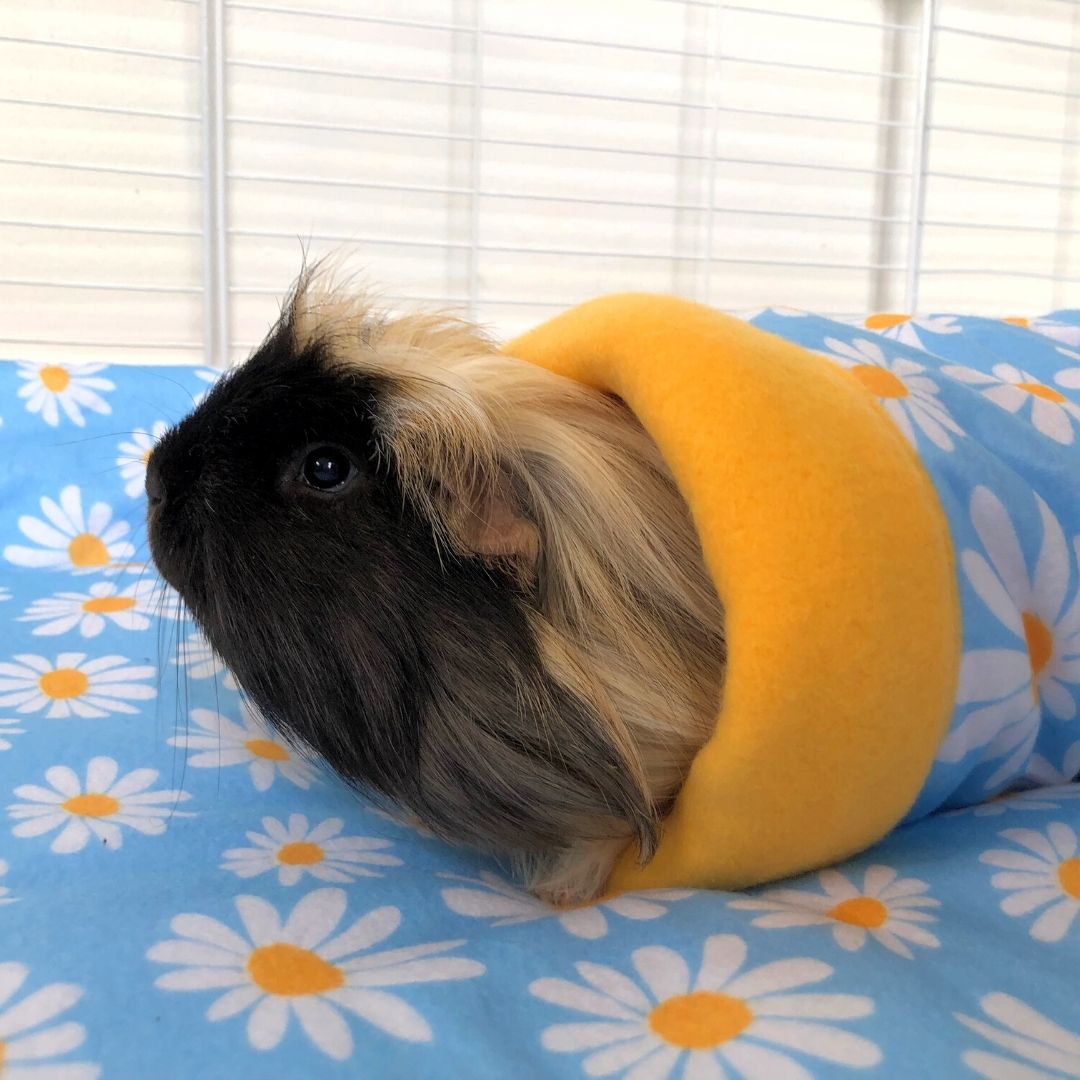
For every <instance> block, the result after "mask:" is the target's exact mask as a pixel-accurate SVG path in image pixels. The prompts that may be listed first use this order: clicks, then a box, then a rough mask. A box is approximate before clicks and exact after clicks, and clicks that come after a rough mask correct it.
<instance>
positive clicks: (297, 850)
mask: <svg viewBox="0 0 1080 1080" xmlns="http://www.w3.org/2000/svg"><path fill="white" fill-rule="evenodd" d="M277 857H278V862H283V863H285V865H286V866H310V865H311V864H312V863H317V862H322V861H323V858H324V853H323V849H322V848H321V847H319V845H318V844H309V843H308V842H307V841H306V840H294V841H293V842H292V843H291V844H285V845H283V846H282V847H281V848H279V849H278V853H277Z"/></svg>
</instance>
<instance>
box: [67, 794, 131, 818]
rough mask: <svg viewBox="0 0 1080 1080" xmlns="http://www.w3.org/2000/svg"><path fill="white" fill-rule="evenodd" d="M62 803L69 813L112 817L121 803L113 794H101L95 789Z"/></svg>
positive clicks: (79, 815) (80, 815) (83, 815)
mask: <svg viewBox="0 0 1080 1080" xmlns="http://www.w3.org/2000/svg"><path fill="white" fill-rule="evenodd" d="M62 805H63V808H64V809H65V810H66V811H67V812H68V813H69V814H75V815H77V816H78V817H112V816H113V814H115V813H116V811H117V810H119V809H120V803H119V802H118V801H117V800H116V799H114V798H113V797H112V796H111V795H100V794H98V793H97V792H94V791H88V792H86V793H85V794H84V795H73V796H72V797H71V798H70V799H68V800H67V802H65V803H63V804H62Z"/></svg>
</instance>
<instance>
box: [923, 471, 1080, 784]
mask: <svg viewBox="0 0 1080 1080" xmlns="http://www.w3.org/2000/svg"><path fill="white" fill-rule="evenodd" d="M1035 498H1036V500H1037V503H1038V507H1039V516H1040V517H1041V519H1042V527H1043V536H1042V545H1041V547H1040V550H1039V555H1038V558H1037V560H1036V563H1035V570H1034V573H1029V571H1028V568H1027V561H1026V559H1025V557H1024V553H1023V549H1022V548H1021V546H1020V539H1019V537H1018V536H1017V533H1016V529H1015V528H1014V526H1013V523H1012V521H1011V520H1010V518H1009V514H1008V511H1007V510H1006V509H1005V507H1004V505H1003V504H1002V502H1001V500H1000V499H999V498H998V497H997V496H996V495H995V494H994V493H993V492H992V491H990V489H989V488H985V487H978V488H976V489H975V491H974V492H973V493H972V496H971V520H972V524H973V525H974V526H975V531H976V533H977V534H978V536H979V539H980V540H981V541H982V546H983V550H984V551H985V552H986V556H985V557H984V556H983V555H982V554H981V553H980V552H977V551H973V550H971V549H968V550H965V551H964V552H962V553H961V556H960V563H961V565H962V566H963V568H964V573H965V574H966V575H967V579H968V581H969V582H970V583H971V586H972V588H973V589H974V590H975V592H976V593H977V594H978V595H979V598H980V599H981V600H982V602H983V603H984V604H985V605H986V607H987V609H988V610H989V611H990V612H991V613H992V614H993V615H994V616H995V618H997V620H998V621H999V622H1000V623H1001V624H1002V626H1004V627H1005V628H1006V630H1008V631H1009V632H1010V633H1012V634H1013V635H1014V637H1015V638H1016V641H1017V645H1016V647H1015V648H1011V649H972V650H969V651H968V652H967V653H965V654H964V657H963V660H962V661H961V664H960V684H959V689H958V691H957V704H959V705H971V704H975V703H980V702H989V704H987V705H984V706H983V707H982V708H979V709H975V710H974V711H973V712H970V713H968V715H967V716H965V717H964V719H963V721H961V723H960V724H959V726H958V727H957V728H956V729H955V730H953V731H952V732H951V733H950V734H949V736H948V738H946V740H945V741H944V743H943V744H942V746H941V749H940V751H939V752H938V758H939V760H941V761H960V760H962V759H963V758H964V757H965V756H966V755H967V754H969V753H970V752H971V751H972V750H977V749H980V748H983V749H982V756H981V760H982V761H993V760H996V759H997V758H1000V757H1006V755H1008V756H1007V757H1006V760H1005V761H1004V762H1003V764H1002V765H1001V766H1000V768H998V769H997V770H996V771H995V772H994V773H993V775H991V776H990V777H989V778H988V779H987V781H986V787H987V788H993V787H996V786H997V785H998V784H1000V783H1001V782H1002V781H1003V780H1005V779H1007V778H1008V777H1009V776H1010V775H1011V774H1013V773H1015V772H1016V770H1018V769H1021V768H1022V767H1023V766H1024V764H1025V762H1026V761H1027V759H1028V758H1029V757H1030V756H1031V751H1032V748H1033V746H1034V743H1035V737H1036V735H1037V734H1038V730H1039V717H1040V709H1041V707H1042V708H1045V709H1046V710H1047V712H1049V713H1050V714H1051V715H1053V716H1056V717H1057V718H1058V719H1061V720H1071V719H1072V718H1073V717H1074V716H1076V713H1077V708H1076V697H1075V688H1076V685H1077V684H1078V683H1080V596H1077V597H1076V598H1075V599H1074V600H1073V602H1072V604H1071V605H1069V606H1068V607H1067V608H1066V605H1065V603H1064V598H1065V596H1066V595H1067V594H1068V592H1069V591H1070V588H1071V585H1070V578H1071V576H1072V568H1071V556H1070V552H1069V549H1068V546H1067V544H1066V542H1065V534H1064V533H1063V532H1062V529H1061V525H1060V524H1059V523H1058V521H1057V518H1055V517H1054V515H1053V514H1052V513H1051V512H1050V508H1049V507H1048V506H1047V505H1046V503H1045V502H1043V500H1042V499H1041V498H1039V496H1037V495H1036V496H1035ZM1076 546H1077V549H1078V552H1080V539H1078V541H1077V543H1076Z"/></svg>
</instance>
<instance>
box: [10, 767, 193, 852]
mask: <svg viewBox="0 0 1080 1080" xmlns="http://www.w3.org/2000/svg"><path fill="white" fill-rule="evenodd" d="M119 771H120V768H119V766H118V765H117V763H116V762H115V761H114V760H113V759H112V758H109V757H95V758H91V760H90V763H89V764H88V765H87V766H86V783H85V784H84V783H81V782H80V780H79V778H78V776H77V775H76V774H75V772H74V771H73V770H71V769H69V768H68V767H67V766H66V765H54V766H52V768H50V769H46V770H45V780H46V781H47V782H48V784H49V787H47V788H44V787H39V786H38V785H36V784H22V785H20V786H19V787H17V788H16V789H15V792H14V794H15V795H16V796H17V797H18V798H20V799H26V800H27V801H26V802H22V803H12V804H11V805H10V806H8V812H9V813H10V814H11V816H12V817H13V818H15V819H16V820H17V821H18V822H19V824H18V825H16V826H15V827H14V828H13V829H12V830H11V832H12V835H13V836H20V837H30V836H42V835H44V834H45V833H47V832H52V831H53V830H54V829H59V830H60V832H59V834H58V835H57V836H56V837H54V838H53V842H52V843H51V844H50V845H49V850H50V851H53V852H55V853H56V854H57V855H70V854H72V853H73V852H76V851H82V849H83V848H84V847H86V844H87V841H89V839H90V837H91V835H93V836H96V837H97V838H98V840H100V841H101V843H102V844H103V845H104V846H105V847H107V848H112V849H114V850H115V849H117V848H119V847H120V846H121V845H122V844H123V833H122V832H121V831H120V826H121V825H126V826H127V827H128V828H130V829H134V830H135V831H136V832H141V833H143V834H144V835H146V836H159V835H160V834H161V833H163V832H164V831H165V825H166V822H167V821H168V820H169V819H170V818H173V817H190V816H191V815H190V814H188V813H184V812H182V811H179V810H177V809H176V805H177V803H181V802H184V801H185V800H187V799H189V798H191V796H190V795H189V794H188V793H187V792H186V791H148V790H147V789H148V788H149V787H150V785H151V784H153V783H154V781H155V780H157V778H158V772H157V769H133V770H132V771H131V772H129V773H127V774H126V775H125V776H119Z"/></svg>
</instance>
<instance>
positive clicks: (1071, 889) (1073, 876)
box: [1057, 859, 1080, 900]
mask: <svg viewBox="0 0 1080 1080" xmlns="http://www.w3.org/2000/svg"><path fill="white" fill-rule="evenodd" d="M1057 873H1058V881H1059V882H1060V883H1061V888H1062V890H1063V891H1064V892H1065V894H1066V895H1068V896H1071V897H1072V898H1073V899H1074V900H1080V859H1066V860H1065V861H1064V862H1063V863H1062V864H1061V865H1060V866H1059V867H1058V872H1057Z"/></svg>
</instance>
